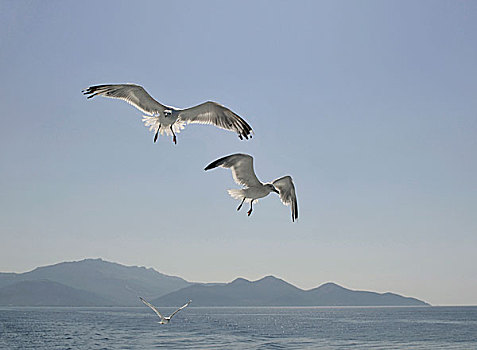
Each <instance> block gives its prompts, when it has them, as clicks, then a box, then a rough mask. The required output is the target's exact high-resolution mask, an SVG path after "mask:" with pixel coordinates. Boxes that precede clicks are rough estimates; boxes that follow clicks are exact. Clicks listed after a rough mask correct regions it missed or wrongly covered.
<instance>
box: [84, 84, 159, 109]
mask: <svg viewBox="0 0 477 350" xmlns="http://www.w3.org/2000/svg"><path fill="white" fill-rule="evenodd" d="M82 92H83V94H84V95H87V96H88V98H92V97H94V96H96V95H100V96H105V97H110V98H119V99H120V100H124V101H126V102H127V103H129V104H131V105H133V106H134V107H136V108H137V109H139V110H140V111H141V112H143V113H146V114H148V115H154V114H160V113H164V110H165V109H167V108H168V107H166V106H164V105H162V104H160V103H159V102H157V101H156V100H155V99H153V98H152V97H151V95H149V94H148V93H147V91H146V90H144V88H143V87H142V86H139V85H134V84H115V85H96V86H90V87H89V88H87V89H85V90H83V91H82Z"/></svg>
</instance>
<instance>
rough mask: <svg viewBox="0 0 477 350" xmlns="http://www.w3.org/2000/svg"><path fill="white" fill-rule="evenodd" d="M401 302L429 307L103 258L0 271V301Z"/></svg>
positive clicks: (336, 289) (395, 299)
mask: <svg viewBox="0 0 477 350" xmlns="http://www.w3.org/2000/svg"><path fill="white" fill-rule="evenodd" d="M138 296H142V297H144V298H146V299H148V300H152V302H153V303H154V304H156V305H158V306H180V305H183V304H184V302H186V301H187V300H189V299H192V300H193V305H194V306H385V305H388V306H398V305H399V306H404V305H408V306H410V305H414V306H419V305H428V304H426V303H424V302H422V301H420V300H418V299H415V298H406V297H402V296H400V295H397V294H393V293H384V294H379V293H374V292H366V291H354V290H350V289H346V288H343V287H341V286H338V285H337V284H334V283H326V284H323V285H321V286H320V287H317V288H314V289H311V290H303V289H300V288H297V287H295V286H293V285H291V284H290V283H287V282H285V281H283V280H281V279H279V278H276V277H273V276H267V277H264V278H262V279H260V280H257V281H253V282H251V281H248V280H246V279H244V278H237V279H235V280H234V281H232V282H230V283H206V284H203V283H202V284H200V283H191V282H187V281H186V280H184V279H182V278H180V277H174V276H167V275H164V274H162V273H159V272H157V271H156V270H154V269H152V268H149V269H146V268H145V267H138V266H124V265H121V264H117V263H111V262H107V261H104V260H102V259H85V260H81V261H73V262H63V263H59V264H55V265H50V266H43V267H39V268H36V269H34V270H32V271H30V272H25V273H19V274H17V273H0V305H18V306H20V305H24V306H53V305H56V306H119V305H121V306H139V305H141V303H140V302H139V299H138Z"/></svg>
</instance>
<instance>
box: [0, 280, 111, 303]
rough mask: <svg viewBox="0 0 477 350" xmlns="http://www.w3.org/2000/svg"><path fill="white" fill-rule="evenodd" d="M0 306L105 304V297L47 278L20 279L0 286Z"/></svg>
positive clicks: (106, 301)
mask: <svg viewBox="0 0 477 350" xmlns="http://www.w3.org/2000/svg"><path fill="white" fill-rule="evenodd" d="M0 305H2V306H9V305H14V306H105V305H111V302H109V301H108V300H107V299H106V298H103V297H101V296H99V295H96V294H94V293H91V292H86V291H83V290H79V289H75V288H71V287H68V286H65V285H64V284H61V283H57V282H52V281H48V280H36V281H21V282H16V283H13V284H10V285H8V286H6V287H3V288H0Z"/></svg>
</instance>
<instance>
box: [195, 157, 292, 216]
mask: <svg viewBox="0 0 477 350" xmlns="http://www.w3.org/2000/svg"><path fill="white" fill-rule="evenodd" d="M216 167H222V168H230V169H231V170H232V176H233V178H234V180H235V182H236V183H237V184H239V185H243V186H244V188H242V189H232V190H228V192H229V194H230V196H232V197H233V198H235V199H239V200H242V202H241V203H240V205H239V206H238V208H237V210H240V208H242V204H243V203H244V202H245V201H247V202H250V210H249V211H248V212H247V214H248V216H250V214H252V205H253V202H254V201H257V200H258V199H259V198H263V197H266V196H268V194H269V193H270V192H276V193H278V194H279V195H280V199H281V201H282V203H283V204H285V205H287V206H288V205H291V217H292V221H295V219H298V203H297V200H296V194H295V186H294V185H293V180H292V178H291V176H284V177H281V178H279V179H276V180H274V181H273V182H272V183H269V184H263V183H261V182H260V181H259V180H258V178H257V176H256V175H255V172H254V170H253V158H252V156H250V155H248V154H240V153H237V154H232V155H230V156H227V157H223V158H220V159H217V160H216V161H214V162H212V163H210V164H209V165H207V166H206V167H205V169H204V170H210V169H213V168H216Z"/></svg>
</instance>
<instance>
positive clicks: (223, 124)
mask: <svg viewBox="0 0 477 350" xmlns="http://www.w3.org/2000/svg"><path fill="white" fill-rule="evenodd" d="M179 119H180V120H182V121H183V122H187V124H189V123H193V124H211V125H215V126H217V127H219V128H221V129H225V130H230V131H234V132H236V133H237V134H238V136H239V137H240V139H242V138H243V137H245V138H246V139H247V140H248V138H249V137H252V128H251V127H250V125H248V124H247V122H246V121H245V120H243V119H242V118H240V117H239V116H238V115H237V114H236V113H234V112H232V111H231V110H230V109H228V108H227V107H224V106H222V105H220V104H218V103H216V102H210V101H209V102H204V103H202V104H200V105H197V106H195V107H190V108H186V109H184V110H182V111H181V112H180V113H179Z"/></svg>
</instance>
